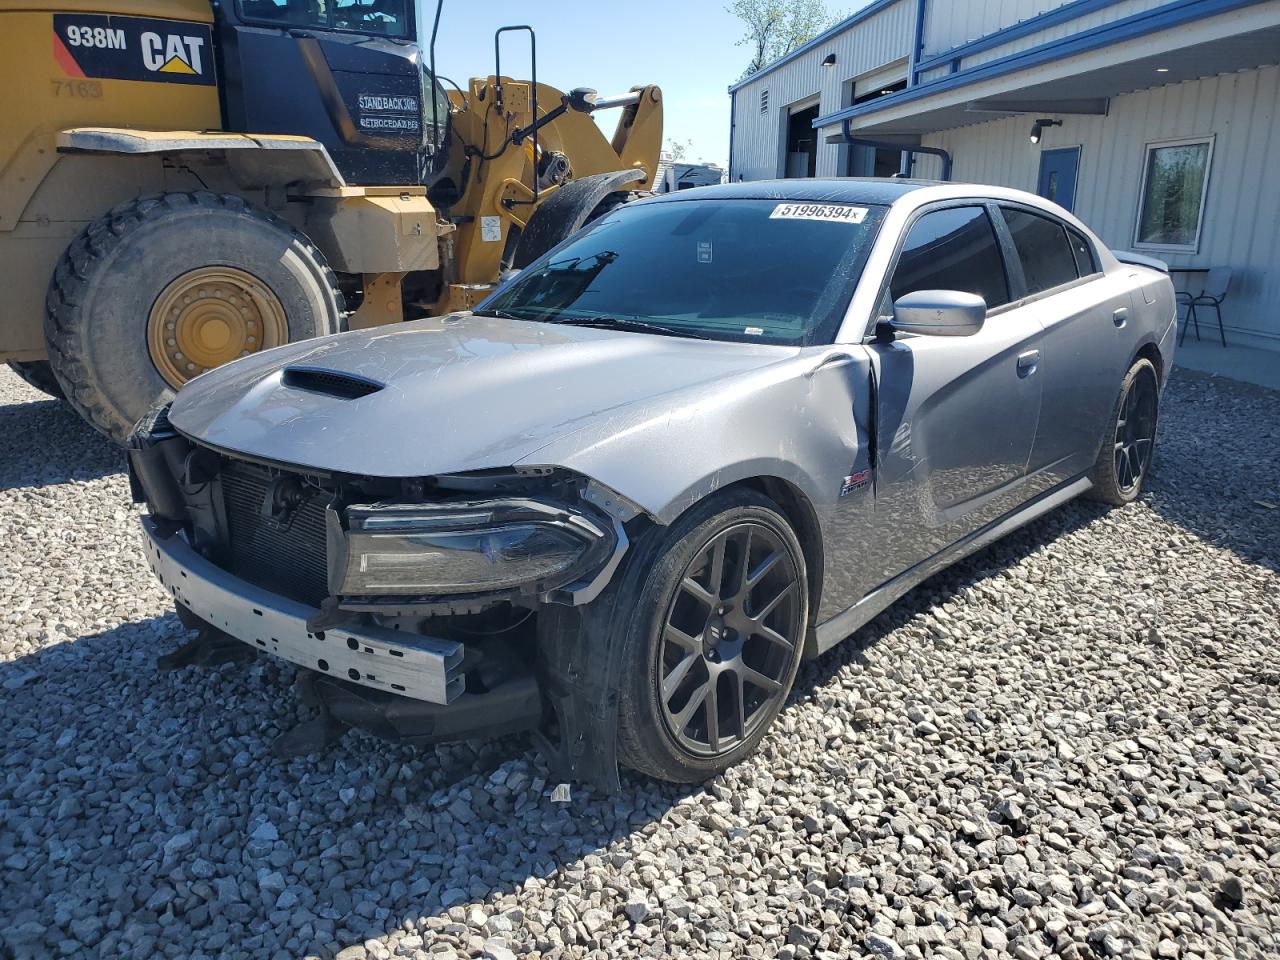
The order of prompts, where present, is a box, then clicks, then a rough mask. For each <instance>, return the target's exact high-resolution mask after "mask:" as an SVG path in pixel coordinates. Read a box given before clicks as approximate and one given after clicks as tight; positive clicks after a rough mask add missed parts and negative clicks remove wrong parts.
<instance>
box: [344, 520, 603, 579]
mask: <svg viewBox="0 0 1280 960" xmlns="http://www.w3.org/2000/svg"><path fill="white" fill-rule="evenodd" d="M345 514H346V531H345V534H343V535H342V536H341V541H342V542H341V549H339V550H338V551H336V554H337V555H336V556H334V553H335V552H334V551H331V557H332V559H333V566H332V567H331V579H332V580H333V581H334V582H333V583H332V584H331V586H333V587H334V588H336V589H335V592H336V593H337V594H338V595H339V596H341V597H343V598H344V599H345V598H373V597H420V598H424V599H427V600H431V599H439V598H444V597H459V596H472V595H479V594H495V593H504V594H520V593H528V594H536V593H542V592H544V591H547V590H551V589H554V588H557V587H560V586H563V585H564V584H567V583H569V582H571V581H573V580H575V579H577V578H579V577H581V576H582V575H583V574H584V573H587V572H590V571H591V570H593V569H594V568H595V567H598V566H599V565H600V564H602V563H603V562H604V560H605V559H606V558H607V557H608V556H609V555H610V554H611V553H612V551H613V549H614V547H615V546H616V544H617V538H616V534H615V531H614V529H613V528H612V527H611V526H610V525H609V524H608V523H607V522H605V521H604V520H601V519H596V518H594V517H592V516H590V515H588V514H586V513H584V512H583V511H581V510H578V509H576V508H572V507H569V506H567V505H563V504H557V503H551V502H543V501H537V500H522V499H511V500H487V501H472V502H467V503H457V502H454V503H446V504H401V503H391V504H370V505H356V506H350V507H348V508H347V509H346V511H345ZM331 542H332V541H331Z"/></svg>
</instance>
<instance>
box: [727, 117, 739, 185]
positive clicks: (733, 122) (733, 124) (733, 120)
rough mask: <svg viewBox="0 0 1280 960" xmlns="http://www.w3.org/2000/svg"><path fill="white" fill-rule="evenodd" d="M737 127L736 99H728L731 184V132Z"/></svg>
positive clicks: (731, 173)
mask: <svg viewBox="0 0 1280 960" xmlns="http://www.w3.org/2000/svg"><path fill="white" fill-rule="evenodd" d="M737 125H738V98H737V97H730V98H729V174H728V176H729V182H730V183H733V132H734V128H735V127H736V126H737Z"/></svg>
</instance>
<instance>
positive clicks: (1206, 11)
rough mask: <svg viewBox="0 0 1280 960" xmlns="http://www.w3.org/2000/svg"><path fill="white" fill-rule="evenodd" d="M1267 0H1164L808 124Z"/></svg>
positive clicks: (909, 99)
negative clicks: (1070, 34)
mask: <svg viewBox="0 0 1280 960" xmlns="http://www.w3.org/2000/svg"><path fill="white" fill-rule="evenodd" d="M1266 2H1268V0H1175V2H1173V3H1169V4H1166V5H1165V6H1163V7H1157V8H1155V9H1153V10H1145V11H1143V12H1141V13H1136V14H1134V15H1132V16H1130V17H1124V18H1123V19H1120V20H1113V21H1111V22H1110V23H1104V24H1101V25H1099V26H1097V27H1094V28H1092V29H1090V30H1085V31H1082V32H1080V33H1077V34H1073V35H1072V36H1069V37H1062V38H1059V39H1057V40H1051V41H1049V42H1048V43H1042V44H1040V45H1039V46H1036V47H1031V48H1030V49H1027V50H1019V51H1018V52H1017V53H1012V54H1010V55H1008V56H1006V57H1001V58H999V59H997V60H990V61H988V62H987V63H982V64H979V65H977V66H975V67H969V68H967V69H963V70H960V71H959V72H957V73H951V74H948V75H946V76H943V77H938V78H937V79H934V80H926V81H925V82H924V83H921V84H917V85H916V86H913V87H908V88H907V89H906V90H903V91H901V92H899V93H891V94H888V95H886V96H883V97H878V98H877V99H875V100H872V101H870V102H868V103H864V104H858V105H857V106H852V107H845V108H844V109H843V110H838V111H836V112H835V113H830V114H827V116H825V117H818V119H817V120H815V121H813V126H814V127H815V128H820V127H827V126H830V125H831V124H833V123H839V122H840V121H842V120H847V119H852V118H855V117H862V116H866V115H868V114H872V113H879V112H881V111H883V110H891V109H893V108H894V107H898V106H902V105H903V104H907V103H914V102H915V101H917V100H923V99H925V98H926V97H931V96H933V95H934V94H937V93H943V92H945V91H948V90H954V89H957V88H959V87H965V86H968V85H970V84H974V83H978V82H979V81H982V80H991V79H994V78H995V77H1001V76H1004V75H1006V74H1009V73H1016V72H1017V71H1019V70H1025V69H1027V68H1028V67H1034V66H1037V65H1039V64H1041V63H1047V62H1049V61H1053V60H1060V59H1062V58H1063V57H1070V56H1073V55H1075V54H1078V53H1087V52H1089V51H1092V50H1097V49H1099V48H1101V47H1108V46H1112V45H1113V44H1117V43H1123V42H1124V41H1126V40H1134V39H1137V38H1138V37H1144V36H1146V35H1147V34H1151V33H1156V32H1158V31H1160V30H1167V29H1169V28H1170V27H1177V26H1181V25H1182V24H1184V23H1190V22H1192V21H1195V20H1202V19H1205V18H1206V17H1211V16H1215V15H1217V14H1220V13H1228V12H1230V11H1232V10H1239V9H1241V8H1243V7H1252V6H1256V5H1258V4H1260V3H1266ZM1009 29H1012V28H1009ZM992 36H997V34H992Z"/></svg>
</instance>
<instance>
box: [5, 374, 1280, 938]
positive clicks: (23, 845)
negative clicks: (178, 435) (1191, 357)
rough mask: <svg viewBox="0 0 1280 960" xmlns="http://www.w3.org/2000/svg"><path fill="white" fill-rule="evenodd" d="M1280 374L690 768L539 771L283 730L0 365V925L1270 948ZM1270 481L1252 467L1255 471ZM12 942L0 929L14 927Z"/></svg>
mask: <svg viewBox="0 0 1280 960" xmlns="http://www.w3.org/2000/svg"><path fill="white" fill-rule="evenodd" d="M1278 449H1280V395H1277V394H1273V393H1267V392H1265V391H1261V390H1257V389H1253V388H1248V387H1244V386H1241V385H1238V384H1233V383H1230V382H1229V381H1222V380H1212V379H1208V378H1193V377H1192V376H1189V375H1183V374H1179V376H1178V377H1177V378H1175V381H1174V384H1173V386H1172V387H1171V392H1170V394H1169V395H1168V396H1167V398H1166V410H1165V422H1164V424H1163V426H1162V438H1161V450H1160V462H1159V465H1158V469H1159V474H1158V478H1157V482H1156V483H1155V484H1154V486H1153V487H1152V489H1151V491H1150V493H1149V494H1148V495H1147V496H1146V497H1145V498H1144V500H1143V501H1142V502H1141V503H1139V504H1137V505H1134V506H1132V507H1130V508H1127V509H1125V510H1120V511H1114V512H1106V511H1104V510H1103V509H1101V508H1099V507H1096V506H1094V505H1090V504H1084V503H1080V504H1072V505H1070V506H1068V507H1066V508H1064V509H1062V510H1060V511H1058V512H1056V513H1055V514H1053V515H1052V516H1050V517H1048V518H1046V519H1044V520H1042V521H1041V522H1038V523H1036V524H1035V525H1033V526H1032V527H1030V528H1029V529H1027V530H1026V531H1024V532H1022V533H1020V534H1017V535H1015V536H1014V537H1013V538H1011V539H1009V540H1007V541H1005V542H1003V543H1001V544H998V545H997V546H995V547H993V548H991V549H989V550H987V551H984V552H983V553H980V554H979V555H977V556H975V557H974V558H972V559H970V560H969V561H967V562H965V563H963V564H961V565H960V566H959V567H957V568H955V569H953V570H952V571H950V572H948V573H945V574H943V575H942V576H939V577H937V578H935V579H934V580H933V581H931V582H930V583H929V584H926V585H925V587H924V588H922V589H920V590H918V591H916V592H915V593H914V594H912V595H911V596H910V597H908V598H907V599H906V600H905V601H904V602H902V603H901V604H899V605H898V606H897V607H895V608H894V609H893V610H891V611H889V612H888V613H886V614H885V615H883V616H882V617H881V618H879V619H878V620H877V621H876V622H875V623H873V624H871V625H870V626H868V627H867V628H865V629H864V630H862V631H861V632H860V633H859V634H858V636H857V637H856V639H855V640H853V641H850V642H849V643H846V644H844V645H843V646H842V647H840V648H838V649H837V650H836V651H834V652H833V653H832V654H830V655H828V656H827V657H825V658H823V659H822V660H820V661H818V662H816V663H813V664H807V665H805V666H804V667H803V668H802V670H801V673H800V677H799V680H798V682H797V690H796V693H795V694H794V696H793V698H792V703H791V705H790V706H789V707H788V708H787V709H786V710H785V711H784V713H783V714H782V716H781V718H780V722H779V723H778V724H777V726H776V728H775V730H774V732H773V733H772V734H771V735H770V736H769V737H768V738H767V739H766V741H765V743H764V746H763V748H762V750H761V751H760V753H759V755H757V756H756V757H754V758H753V759H751V760H750V761H748V762H746V763H744V764H742V765H740V766H739V767H737V768H736V769H734V770H732V771H730V772H729V773H728V774H727V775H726V776H724V777H723V778H721V779H719V780H717V781H715V782H713V783H711V784H709V785H707V786H706V787H705V788H696V789H680V788H675V787H669V786H664V785H659V784H655V783H651V782H648V781H645V780H642V779H640V778H638V777H633V776H624V793H623V795H622V796H621V797H618V798H612V799H601V798H599V797H594V796H591V795H587V794H584V793H582V792H581V791H575V793H574V795H573V796H572V798H571V802H570V803H568V804H560V803H552V802H551V800H550V797H549V794H550V788H551V786H552V785H551V784H548V783H547V780H546V776H547V775H546V771H545V769H544V768H543V767H542V766H541V765H540V763H539V761H538V760H537V759H536V757H535V756H534V754H532V752H531V751H530V750H529V748H528V745H527V743H526V742H524V741H523V740H518V739H513V740H505V741H498V742H493V743H488V744H479V745H476V746H464V747H457V748H448V749H439V750H435V751H427V752H421V753H415V752H413V751H409V750H404V749H399V748H393V747H388V746H387V745H384V744H382V743H380V742H378V741H375V740H373V739H371V738H368V737H364V736H360V735H353V736H351V737H350V738H349V739H348V740H347V741H346V742H345V744H344V746H343V748H341V749H340V750H337V751H334V752H333V753H332V754H331V755H328V756H325V757H321V758H316V759H305V760H296V761H292V762H288V763H285V762H281V761H277V760H274V759H271V758H270V756H269V754H268V747H269V744H270V743H271V741H272V739H273V738H274V737H275V736H276V735H277V734H278V733H279V732H280V731H282V730H283V729H285V728H287V727H288V726H290V725H291V724H292V723H293V722H294V721H295V720H296V719H298V718H299V716H301V714H300V712H299V711H300V709H301V708H299V707H297V706H296V704H295V701H294V698H293V696H292V694H291V692H290V689H289V684H290V681H291V670H290V669H288V668H286V667H284V666H282V665H280V664H278V663H276V662H273V661H271V660H267V659H263V660H260V661H257V662H256V663H255V664H253V665H252V666H250V667H248V668H244V667H241V668H231V667H226V668H222V669H221V670H220V671H215V672H202V671H197V670H194V669H185V670H181V671H177V672H175V673H165V674H161V673H157V671H156V670H155V667H154V660H155V657H156V656H157V654H160V653H164V652H167V651H168V650H170V649H172V648H173V647H174V646H175V645H176V643H177V642H178V640H179V637H180V630H179V627H178V625H177V622H176V620H175V619H174V618H173V616H171V615H170V614H169V612H168V607H167V604H166V602H165V596H164V594H162V593H161V592H160V590H159V589H158V588H157V586H156V585H155V584H154V583H153V582H152V578H151V576H150V574H149V573H148V571H147V570H146V569H145V567H144V564H143V561H142V555H141V552H140V550H139V548H138V546H137V531H136V528H135V520H134V516H133V511H132V508H131V507H130V506H129V504H128V490H127V484H126V481H125V479H124V477H123V476H122V475H121V473H120V468H121V460H120V457H119V455H118V454H117V453H116V452H115V451H114V450H112V449H111V448H110V447H108V446H107V445H106V444H105V443H104V442H103V441H101V440H99V439H97V438H96V437H95V436H94V435H92V434H91V433H90V432H89V430H88V429H87V428H84V427H82V426H81V425H80V424H79V423H78V422H77V421H76V420H75V419H74V418H73V417H72V415H71V414H70V412H69V411H67V410H66V409H65V408H63V407H62V406H60V405H58V404H55V403H53V402H51V401H41V400H40V399H39V397H38V395H37V394H35V393H34V392H33V391H31V390H30V389H28V388H27V387H26V386H25V385H23V384H21V383H20V382H19V381H18V380H17V379H16V378H14V377H13V376H12V375H10V374H9V373H8V371H3V372H0V544H2V545H3V546H0V726H2V729H3V731H4V733H3V736H4V749H3V754H2V761H0V864H2V866H3V873H2V874H0V876H2V877H3V884H2V886H3V894H2V895H0V938H2V939H3V942H4V943H5V944H6V945H7V949H8V951H9V952H10V954H11V955H13V956H17V957H27V956H32V957H35V956H40V957H43V956H51V955H53V956H57V955H61V956H77V957H78V956H110V957H127V956H131V957H155V956H174V957H176V956H182V957H213V956H229V957H235V956H252V957H300V956H322V957H331V956H334V955H336V956H338V957H341V958H343V960H350V958H358V957H374V958H380V960H381V958H386V957H390V956H397V957H415V958H423V957H431V958H449V957H463V956H472V957H476V956H487V957H491V958H494V960H504V958H510V957H513V956H528V955H533V956H536V955H538V954H539V953H540V954H541V956H542V957H547V958H550V957H583V956H622V955H640V956H654V957H658V956H680V955H686V954H687V955H694V956H710V957H715V956H720V957H741V956H744V955H745V956H748V957H781V958H788V957H809V956H814V957H832V958H834V957H845V956H851V955H855V956H856V955H862V956H871V957H886V958H898V957H939V958H947V960H960V958H966V960H974V958H977V957H979V956H1004V955H1011V956H1015V957H1018V958H1021V960H1035V958H1040V957H1047V956H1062V957H1082V958H1084V957H1094V956H1126V957H1128V956H1132V957H1147V956H1156V957H1175V956H1205V957H1210V956H1211V957H1228V956H1237V957H1263V956H1275V955H1276V954H1277V952H1278V951H1280V903H1278V900H1280V896H1278V891H1277V880H1278V871H1280V804H1277V793H1278V792H1280V716H1278V713H1280V689H1278V684H1280V667H1278V666H1277V663H1276V654H1275V642H1276V637H1277V633H1280V575H1278V574H1277V557H1278V556H1280V509H1272V508H1269V507H1268V506H1266V505H1265V504H1268V503H1269V504H1278V505H1280V457H1278V456H1277V450H1278ZM1259 501H1261V503H1260V502H1259ZM2 953H3V951H0V954H2Z"/></svg>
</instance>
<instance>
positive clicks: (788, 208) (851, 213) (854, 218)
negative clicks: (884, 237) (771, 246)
mask: <svg viewBox="0 0 1280 960" xmlns="http://www.w3.org/2000/svg"><path fill="white" fill-rule="evenodd" d="M866 216H867V208H866V207H851V206H849V205H848V204H847V203H780V204H778V205H777V206H776V207H774V208H773V213H771V214H769V219H770V220H828V221H831V222H833V223H861V222H862V221H863V219H865V218H866Z"/></svg>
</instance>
